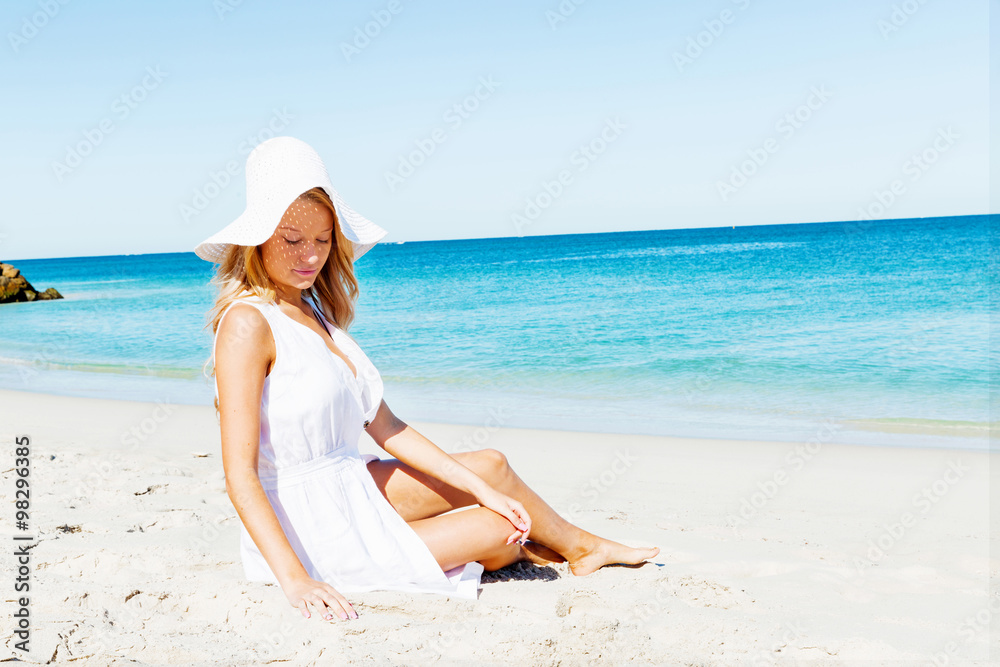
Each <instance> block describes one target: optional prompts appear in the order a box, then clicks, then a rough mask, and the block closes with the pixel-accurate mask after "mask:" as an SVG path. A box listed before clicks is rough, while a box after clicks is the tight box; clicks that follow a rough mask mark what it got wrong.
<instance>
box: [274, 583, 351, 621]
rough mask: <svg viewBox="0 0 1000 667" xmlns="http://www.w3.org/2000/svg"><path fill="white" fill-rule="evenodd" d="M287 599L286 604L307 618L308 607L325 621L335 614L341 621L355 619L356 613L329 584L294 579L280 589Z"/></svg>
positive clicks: (345, 599)
mask: <svg viewBox="0 0 1000 667" xmlns="http://www.w3.org/2000/svg"><path fill="white" fill-rule="evenodd" d="M281 590H282V591H283V592H284V593H285V597H287V598H288V602H289V603H290V604H291V605H292V606H293V607H296V608H298V610H299V611H301V612H302V615H303V616H305V617H306V618H309V616H310V614H309V605H310V604H311V605H312V606H313V607H315V608H316V611H318V612H319V613H320V615H321V616H322V617H323V618H325V619H326V620H328V621H329V620H332V619H333V615H334V614H336V615H337V616H339V617H340V618H341V620H345V621H346V620H347V619H348V618H357V617H358V613H357V612H356V611H354V607H352V606H351V603H350V602H348V601H347V598H345V597H344V596H343V595H341V594H340V593H339V592H337V589H335V588H334V587H333V586H331V585H330V584H327V583H325V582H322V581H316V580H315V579H310V578H309V577H305V578H302V579H295V580H293V581H292V582H290V583H289V584H287V585H285V586H283V587H282V589H281Z"/></svg>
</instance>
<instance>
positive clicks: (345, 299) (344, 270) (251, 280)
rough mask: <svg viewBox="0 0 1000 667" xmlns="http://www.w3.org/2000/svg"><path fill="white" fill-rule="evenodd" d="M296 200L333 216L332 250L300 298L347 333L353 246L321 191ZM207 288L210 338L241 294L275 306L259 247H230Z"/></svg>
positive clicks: (354, 293)
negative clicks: (212, 293)
mask: <svg viewBox="0 0 1000 667" xmlns="http://www.w3.org/2000/svg"><path fill="white" fill-rule="evenodd" d="M299 199H303V200H307V201H312V202H316V203H318V204H320V205H323V206H326V207H327V208H328V209H329V210H330V212H331V213H332V214H333V236H334V238H335V239H336V247H335V248H333V249H332V250H331V252H330V256H329V257H327V260H326V264H324V265H323V268H321V269H320V270H319V272H318V273H317V274H316V280H315V281H314V282H313V284H312V287H310V288H309V289H306V290H302V296H303V297H308V298H310V299H311V300H312V302H313V303H315V304H316V305H317V306H318V307H319V309H320V310H322V311H323V315H324V316H325V317H326V319H328V320H330V321H331V322H333V323H334V324H336V325H337V326H338V327H340V328H341V329H343V330H344V331H347V329H348V328H349V327H350V326H351V323H352V322H353V321H354V304H355V302H356V301H357V298H358V293H359V291H358V281H357V278H355V277H354V246H353V245H352V244H351V242H350V241H348V240H347V238H346V237H345V236H344V232H343V231H342V230H341V229H340V219H339V218H338V216H337V209H336V208H334V206H333V202H332V201H330V196H329V195H328V194H327V193H326V190H324V189H323V188H318V187H317V188H313V189H311V190H307V191H306V192H304V193H302V194H301V195H300V196H299ZM277 226H278V225H277V223H275V228H277ZM211 284H213V285H215V286H216V288H217V296H216V297H215V305H214V306H212V308H211V309H210V310H209V311H208V315H207V319H208V322H207V323H206V324H205V328H208V327H209V326H211V327H212V335H213V337H214V335H215V333H216V332H217V331H218V329H219V322H220V321H221V320H222V315H223V313H225V312H226V308H228V307H229V304H231V303H232V302H233V301H236V300H237V295H239V294H240V293H241V292H243V291H244V290H247V291H249V292H251V293H252V294H254V295H256V296H258V297H260V298H261V299H263V300H264V301H267V302H269V303H275V285H274V281H272V280H271V277H270V276H268V275H267V271H266V270H265V269H264V260H263V257H262V256H261V251H260V246H241V245H230V246H229V248H227V249H226V252H225V255H224V256H223V259H222V261H221V262H219V264H218V266H217V268H216V271H215V275H214V276H213V277H212V280H211ZM209 365H211V368H212V372H211V373H210V375H209V376H210V377H215V364H214V359H213V358H212V357H211V356H210V357H209V358H208V360H206V362H205V364H204V366H203V367H202V374H204V372H205V369H207V368H208V367H209ZM215 412H216V414H218V412H219V399H218V398H216V399H215Z"/></svg>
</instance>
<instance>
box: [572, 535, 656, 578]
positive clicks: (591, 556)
mask: <svg viewBox="0 0 1000 667" xmlns="http://www.w3.org/2000/svg"><path fill="white" fill-rule="evenodd" d="M595 539H596V540H597V541H596V543H595V544H594V545H593V546H592V547H590V548H589V549H586V550H584V551H583V552H582V554H583V555H581V556H580V557H578V558H572V559H570V561H569V570H570V572H572V573H573V574H574V575H576V576H578V577H582V576H584V575H586V574H590V573H591V572H596V571H597V570H599V569H601V568H602V567H604V566H605V565H611V564H613V563H622V564H624V565H636V564H637V563H641V562H643V561H644V560H648V559H650V558H654V557H656V554H658V553H660V549H659V548H658V547H646V548H638V549H636V548H633V547H627V546H625V545H624V544H619V543H618V542H612V541H611V540H606V539H604V538H601V537H596V536H595Z"/></svg>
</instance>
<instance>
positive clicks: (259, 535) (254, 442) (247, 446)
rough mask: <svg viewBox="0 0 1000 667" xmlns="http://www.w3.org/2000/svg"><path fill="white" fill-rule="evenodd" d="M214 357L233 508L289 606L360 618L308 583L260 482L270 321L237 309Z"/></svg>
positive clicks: (336, 596)
mask: <svg viewBox="0 0 1000 667" xmlns="http://www.w3.org/2000/svg"><path fill="white" fill-rule="evenodd" d="M215 355H216V358H215V373H216V380H217V382H218V386H219V425H220V429H221V431H222V467H223V470H224V471H225V475H226V492H227V493H228V494H229V499H230V500H231V501H232V503H233V507H235V508H236V512H237V514H239V517H240V520H241V521H242V522H243V525H244V526H245V527H246V529H247V532H248V533H249V534H250V537H251V538H252V539H253V541H254V544H256V545H257V548H258V549H260V553H261V555H263V556H264V560H266V561H267V564H268V565H269V566H270V568H271V571H272V572H274V575H275V577H276V578H277V579H278V583H279V584H280V585H281V589H282V590H283V591H284V592H285V595H286V596H287V597H288V598H289V602H290V603H291V604H292V606H295V607H298V608H299V609H300V610H301V611H302V614H303V616H306V617H307V618H308V616H309V612H308V607H307V602H308V603H312V604H313V606H315V607H316V608H317V609H318V610H319V611H320V612H321V613H323V614H324V615H325V614H326V613H328V612H326V606H325V605H329V607H330V608H331V609H333V610H334V611H335V612H338V614H339V615H340V616H341V618H346V615H348V614H349V615H352V616H354V617H356V614H354V610H353V608H351V605H350V603H348V602H347V600H346V599H344V598H343V596H341V595H340V593H338V592H337V591H336V590H335V589H333V588H332V587H331V586H329V585H328V584H324V583H322V582H316V581H314V580H313V579H311V578H310V577H309V575H308V573H307V572H306V570H305V568H304V567H303V566H302V562H301V561H300V560H299V557H298V555H296V553H295V551H294V550H293V549H292V546H291V544H290V543H289V542H288V537H287V536H286V535H285V532H284V530H283V529H282V528H281V524H280V523H279V522H278V517H277V515H276V514H275V513H274V508H273V507H271V503H270V502H269V501H268V499H267V495H265V493H264V488H263V487H262V486H261V483H260V478H259V477H258V476H257V457H258V454H259V451H260V402H261V397H262V395H263V391H264V378H265V376H266V374H267V371H268V369H269V368H270V366H271V364H272V363H273V362H274V358H275V348H274V338H273V337H272V335H271V331H270V327H269V326H268V324H267V320H266V319H264V316H263V315H261V314H260V312H259V311H258V310H257V309H256V308H254V307H253V306H249V305H243V304H240V305H236V306H233V307H232V308H231V309H230V312H228V313H227V314H226V316H225V317H224V318H223V319H222V322H220V324H219V333H218V340H217V343H216V351H215ZM327 589H328V590H327Z"/></svg>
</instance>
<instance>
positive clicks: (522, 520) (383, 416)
mask: <svg viewBox="0 0 1000 667" xmlns="http://www.w3.org/2000/svg"><path fill="white" fill-rule="evenodd" d="M366 430H367V432H368V435H370V436H371V438H372V440H374V441H375V444H377V445H378V446H379V447H381V448H382V449H384V450H385V451H387V452H388V453H389V454H391V455H392V456H394V457H396V458H397V459H399V460H400V461H402V462H403V463H405V464H407V465H408V466H411V467H412V468H415V469H416V470H419V471H420V472H423V473H426V474H428V475H430V476H431V477H433V478H434V479H437V480H439V481H441V482H444V483H445V484H448V485H450V486H453V487H455V488H456V489H459V490H460V491H465V492H466V493H469V494H471V495H472V496H474V497H475V498H476V500H478V501H479V503H480V504H481V505H482V506H483V507H488V508H490V509H492V510H493V511H495V512H497V513H498V514H500V515H502V516H504V517H506V518H507V519H508V520H509V521H510V522H511V524H512V525H513V526H514V528H515V529H517V530H516V531H515V533H514V534H513V535H511V540H509V541H508V543H510V541H513V540H515V539H519V538H524V537H527V535H528V531H529V530H531V518H530V517H529V516H528V513H527V512H526V511H525V509H524V507H523V506H522V505H521V503H519V502H518V501H516V500H514V499H512V498H509V497H507V496H505V495H503V494H501V493H499V492H498V491H496V490H495V489H494V488H493V487H491V486H490V485H489V484H487V483H486V482H485V481H484V480H483V478H481V477H480V476H479V475H477V474H476V473H474V472H473V471H471V470H469V469H468V468H466V467H465V466H464V465H462V464H461V463H460V462H459V461H458V460H457V459H455V458H454V457H452V456H451V455H450V454H448V453H447V452H445V451H444V450H442V449H441V448H440V447H438V446H437V445H435V444H434V443H433V442H431V441H430V440H428V439H427V438H425V437H424V436H423V435H421V434H420V433H419V432H418V431H417V430H416V429H414V428H413V427H412V426H410V425H409V424H406V423H405V422H403V421H402V420H401V419H399V418H398V417H397V416H396V415H394V414H393V413H392V411H391V410H390V409H389V406H388V405H386V402H385V401H384V400H383V401H382V403H381V405H379V408H378V412H377V413H376V414H375V419H373V420H372V422H371V424H369V425H368V428H367V429H366Z"/></svg>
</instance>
